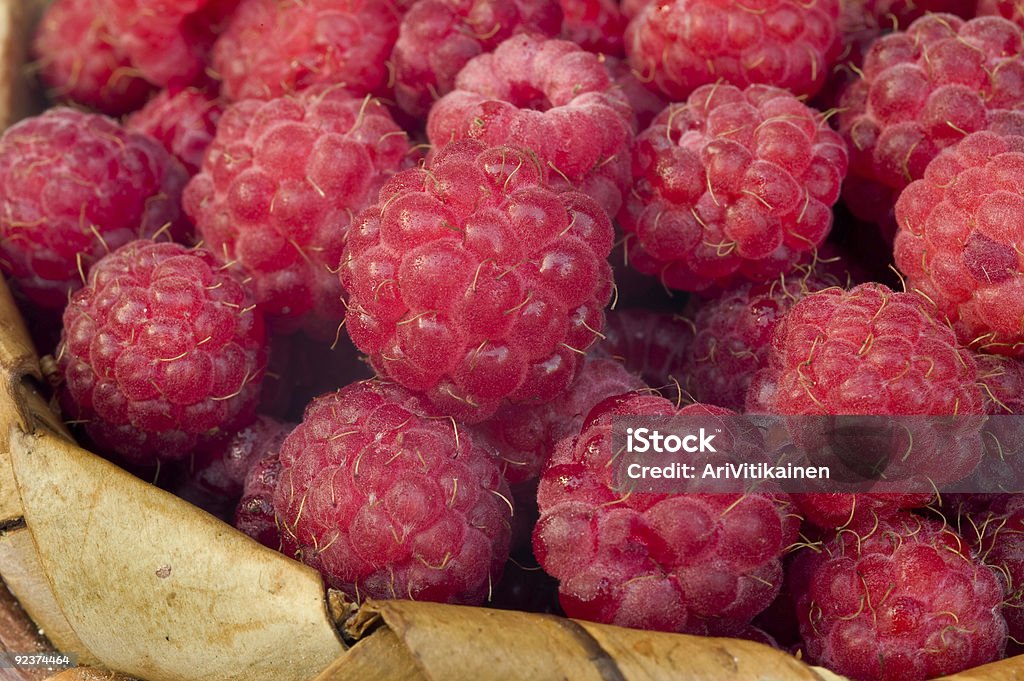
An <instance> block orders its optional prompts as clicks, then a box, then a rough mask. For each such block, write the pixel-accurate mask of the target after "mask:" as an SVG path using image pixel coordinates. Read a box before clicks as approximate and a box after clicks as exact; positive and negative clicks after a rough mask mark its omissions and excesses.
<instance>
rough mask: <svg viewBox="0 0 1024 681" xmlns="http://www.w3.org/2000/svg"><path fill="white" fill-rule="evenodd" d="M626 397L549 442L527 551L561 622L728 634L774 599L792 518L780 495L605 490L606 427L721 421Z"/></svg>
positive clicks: (608, 485) (610, 473)
mask: <svg viewBox="0 0 1024 681" xmlns="http://www.w3.org/2000/svg"><path fill="white" fill-rule="evenodd" d="M728 413H729V412H727V411H726V410H723V409H716V408H714V407H705V406H703V405H690V406H688V407H685V408H683V409H682V410H679V411H677V410H676V408H675V406H674V405H673V404H672V403H671V402H669V401H668V400H665V399H663V398H661V397H655V396H652V395H642V394H637V393H634V394H631V395H622V396H619V397H614V398H610V399H608V400H606V401H605V402H602V403H601V404H599V405H598V406H597V407H595V408H594V410H593V411H591V412H590V415H589V416H588V417H587V420H586V421H585V422H584V425H583V429H582V432H581V433H580V434H579V435H578V437H575V438H566V439H565V440H562V442H560V443H559V444H558V447H557V448H556V449H555V452H554V456H553V457H552V459H551V461H550V462H549V464H548V467H547V469H545V471H544V473H543V474H542V476H541V483H540V490H539V492H538V497H537V500H538V503H539V505H540V512H541V517H540V521H539V523H538V524H537V528H536V530H534V535H533V547H534V551H535V553H536V555H537V558H538V560H539V561H540V564H541V566H542V567H543V568H544V570H545V571H546V572H548V573H549V574H551V575H553V576H554V577H557V578H558V579H559V580H560V582H561V584H560V586H559V595H560V599H561V602H562V607H563V608H564V609H565V613H566V614H567V615H568V616H569V617H577V618H581V619H588V620H594V621H599V622H606V623H611V624H617V625H621V626H629V627H638V628H644V629H658V630H663V631H678V632H689V633H701V634H706V633H712V634H734V633H737V632H739V631H741V630H742V629H744V628H745V627H746V625H748V624H749V623H750V620H751V619H753V617H754V616H755V615H756V614H757V613H759V612H760V611H761V610H764V608H766V607H767V606H768V604H769V603H771V601H772V599H773V598H775V596H776V594H778V592H779V587H780V585H781V582H782V564H781V556H782V553H783V551H785V550H786V548H787V547H788V546H790V545H791V544H792V543H793V542H794V541H795V540H796V538H797V532H798V529H799V524H800V521H799V519H798V518H797V517H796V516H795V515H793V514H791V513H790V512H789V511H788V508H789V505H788V501H787V500H786V498H785V496H784V495H779V496H772V495H768V494H746V495H740V494H645V493H633V494H627V495H626V496H625V497H623V496H621V494H622V493H621V492H618V491H615V487H616V480H615V473H614V468H613V467H612V466H610V465H609V464H610V463H611V460H612V459H613V457H614V452H613V451H612V445H611V430H612V420H613V419H614V418H616V417H622V416H673V415H676V414H680V415H684V416H686V415H690V416H692V415H708V416H719V415H724V414H728Z"/></svg>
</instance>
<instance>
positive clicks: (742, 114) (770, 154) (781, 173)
mask: <svg viewBox="0 0 1024 681" xmlns="http://www.w3.org/2000/svg"><path fill="white" fill-rule="evenodd" d="M846 161H847V159H846V149H845V148H844V145H843V142H842V140H841V139H840V138H839V136H838V135H837V134H836V133H834V132H832V130H830V129H829V128H828V125H827V123H826V121H825V119H824V117H823V116H822V115H821V114H820V113H818V112H817V111H814V110H813V109H810V108H808V107H807V106H806V105H804V104H803V103H802V102H800V101H799V100H798V99H797V98H796V97H794V96H793V95H792V94H790V93H788V92H785V91H784V90H780V89H778V88H773V87H768V86H764V85H755V86H751V87H749V88H747V89H746V90H740V89H738V88H736V87H733V86H731V85H708V86H705V87H701V88H699V89H698V90H697V91H695V92H694V93H693V94H692V95H691V96H690V98H689V99H688V100H687V101H686V102H685V103H682V104H672V105H669V107H668V108H667V109H665V110H664V111H662V112H661V114H660V115H659V116H658V117H657V118H656V119H655V120H654V123H652V124H651V127H649V128H648V129H647V130H645V131H644V132H643V133H641V134H640V136H639V137H638V138H637V141H636V144H635V146H634V149H633V178H634V187H633V191H632V193H631V194H630V195H629V196H628V197H627V199H626V205H625V207H624V208H623V210H622V212H621V213H620V215H619V220H620V222H621V223H622V227H623V230H624V231H625V233H626V238H627V248H628V249H629V262H630V264H631V265H633V266H634V267H636V268H637V269H638V270H639V271H641V272H643V273H645V274H650V275H654V276H657V277H659V278H660V279H661V281H662V283H663V284H665V286H667V287H670V288H675V289H681V290H685V291H700V290H704V289H708V288H710V287H713V286H726V285H728V284H730V283H732V282H734V281H736V280H737V279H739V280H743V279H748V280H753V281H765V280H768V279H772V278H775V277H777V276H778V275H779V274H782V273H784V272H786V271H788V270H790V269H791V268H792V267H793V265H795V264H796V262H797V261H798V260H799V259H801V257H802V256H803V254H804V253H807V252H809V251H813V250H814V249H815V248H817V247H818V246H819V245H820V244H821V243H822V242H823V241H824V239H825V236H826V235H827V234H828V232H829V229H830V228H831V226H832V212H831V210H830V207H831V206H832V204H833V203H835V202H836V200H837V199H838V198H839V186H840V182H841V181H842V179H843V177H844V176H845V175H846Z"/></svg>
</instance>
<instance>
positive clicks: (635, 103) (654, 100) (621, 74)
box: [604, 56, 668, 130]
mask: <svg viewBox="0 0 1024 681" xmlns="http://www.w3.org/2000/svg"><path fill="white" fill-rule="evenodd" d="M604 63H605V66H606V67H608V71H609V72H610V73H611V74H612V79H613V80H614V81H615V87H616V88H618V89H619V90H621V91H622V94H623V95H624V96H625V97H626V101H628V102H629V107H630V108H631V109H632V110H633V115H634V116H635V117H636V122H637V126H638V129H639V130H645V129H646V128H648V127H649V126H650V125H651V122H652V121H653V120H654V119H655V117H656V116H657V115H658V114H660V113H661V112H662V111H663V110H664V109H665V107H666V106H668V100H666V99H665V98H664V97H662V96H661V95H659V94H658V93H657V92H654V91H653V90H651V89H650V88H648V87H647V86H645V85H644V83H643V82H642V81H641V80H640V79H639V78H637V75H636V73H634V72H633V69H632V68H630V66H629V62H627V61H625V60H623V59H616V58H615V57H608V56H605V57H604Z"/></svg>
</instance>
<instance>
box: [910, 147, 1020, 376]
mask: <svg viewBox="0 0 1024 681" xmlns="http://www.w3.org/2000/svg"><path fill="white" fill-rule="evenodd" d="M1022 170H1024V137H1015V136H1006V137H1001V136H999V135H995V134H993V133H990V132H979V133H974V134H972V135H970V136H968V137H966V138H964V140H963V141H962V142H961V143H960V144H958V145H956V146H955V147H950V148H948V149H946V150H945V151H943V152H942V153H941V154H940V155H939V156H937V157H936V158H935V159H934V160H933V161H932V162H931V163H929V164H928V168H927V169H926V170H925V173H924V177H923V178H922V179H920V180H917V181H915V182H913V183H912V184H910V185H909V186H908V187H907V188H906V189H905V190H903V192H902V194H901V195H900V198H899V201H898V202H897V204H896V220H897V223H898V225H899V231H898V233H897V235H896V245H895V257H896V264H897V265H898V266H899V268H900V269H901V270H902V271H903V273H904V274H905V275H906V277H907V285H908V287H910V288H912V289H914V290H915V291H919V292H920V293H921V295H923V296H926V297H927V298H928V299H929V300H930V301H931V302H932V303H933V304H935V306H936V307H937V309H938V313H939V314H940V315H941V316H942V317H943V318H945V319H947V320H949V322H950V323H951V324H952V326H953V328H954V329H955V330H956V332H957V335H958V336H959V338H960V340H961V342H963V343H965V344H967V345H969V346H970V347H972V348H976V349H978V350H982V351H984V352H992V353H999V354H1005V355H1012V356H1024V326H1022V322H1024V275H1021V274H1020V270H1021V265H1022V264H1024V256H1022V255H1021V253H1020V252H1019V251H1018V248H1019V247H1018V242H1019V237H1018V233H1019V226H1020V225H1021V224H1024V184H1022V183H1021V181H1020V173H1021V172H1022Z"/></svg>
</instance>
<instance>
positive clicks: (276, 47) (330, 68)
mask: <svg viewBox="0 0 1024 681" xmlns="http://www.w3.org/2000/svg"><path fill="white" fill-rule="evenodd" d="M400 14H401V12H400V10H399V9H398V8H397V7H395V6H394V4H393V3H392V2H391V1H390V0H304V1H303V2H280V1H279V0H240V4H239V5H238V9H237V10H236V11H235V14H234V16H233V17H232V19H231V23H230V24H229V25H228V27H227V30H225V31H224V33H223V34H222V35H221V36H220V38H219V39H218V40H217V43H216V44H215V45H214V48H213V55H212V66H213V69H214V70H215V71H216V72H218V73H219V74H220V76H221V78H222V92H223V94H224V96H225V97H226V98H227V99H228V100H230V101H239V100H242V99H273V98H275V97H280V96H281V95H285V94H289V93H295V92H298V91H300V90H303V89H305V88H308V87H310V86H312V85H317V84H328V85H336V84H342V85H344V87H345V88H347V89H348V90H350V91H351V92H353V93H355V94H358V95H365V94H367V93H371V92H373V93H375V92H377V91H378V90H380V89H381V88H382V87H383V86H384V85H385V84H386V83H387V79H388V67H387V59H388V55H390V54H391V48H392V47H393V46H394V44H395V40H396V39H397V38H398V22H399V19H400Z"/></svg>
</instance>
